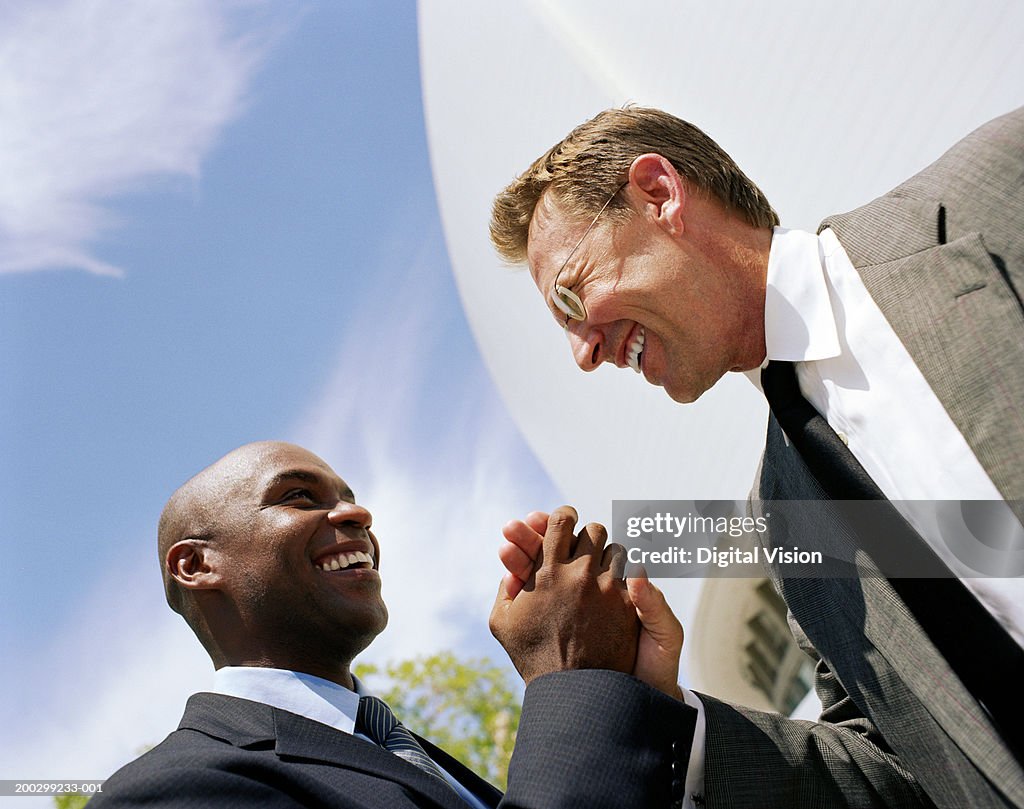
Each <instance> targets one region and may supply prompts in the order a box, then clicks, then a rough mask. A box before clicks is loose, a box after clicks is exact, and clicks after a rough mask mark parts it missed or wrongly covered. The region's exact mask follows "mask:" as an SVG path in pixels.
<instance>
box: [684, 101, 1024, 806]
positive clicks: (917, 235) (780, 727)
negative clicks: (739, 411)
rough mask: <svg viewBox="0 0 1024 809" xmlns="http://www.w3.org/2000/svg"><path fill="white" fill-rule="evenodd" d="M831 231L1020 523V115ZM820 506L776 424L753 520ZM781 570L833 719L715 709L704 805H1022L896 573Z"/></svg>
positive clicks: (1023, 133)
mask: <svg viewBox="0 0 1024 809" xmlns="http://www.w3.org/2000/svg"><path fill="white" fill-rule="evenodd" d="M823 227H831V228H832V229H833V230H834V231H835V233H836V235H837V236H838V237H839V241H840V242H841V243H842V245H843V247H844V248H845V249H846V252H847V254H848V255H849V256H850V259H851V260H852V262H853V264H854V266H855V267H856V268H857V270H858V272H859V273H860V274H861V277H862V279H863V280H864V283H865V285H866V286H867V288H868V291H869V292H870V293H871V295H872V297H873V299H874V300H875V302H876V303H877V304H878V306H879V308H880V309H881V310H882V313H883V314H884V315H885V316H886V318H887V320H888V321H889V323H890V324H891V325H892V327H893V329H894V330H895V332H896V334H897V335H898V336H899V338H900V340H901V341H902V342H903V344H904V345H905V346H906V348H907V349H908V351H909V352H910V354H911V356H912V357H913V358H914V361H915V362H916V363H917V365H918V367H919V368H920V369H921V371H922V373H923V374H924V376H925V378H926V379H927V380H928V382H929V384H930V385H931V387H932V389H933V390H934V391H935V393H936V395H937V396H938V398H939V400H940V401H941V402H942V403H943V405H944V406H945V408H946V410H947V412H948V413H949V414H950V416H951V417H952V419H953V421H954V423H955V424H956V426H957V428H958V429H959V430H960V432H961V433H962V434H963V435H964V437H965V438H966V439H967V442H968V443H969V445H970V446H971V448H972V450H973V451H974V453H975V455H976V456H977V457H978V459H979V460H980V462H981V464H982V466H983V467H984V468H985V470H986V472H987V473H988V475H989V477H990V478H991V479H992V481H993V482H994V483H995V485H996V486H997V487H998V489H999V490H1000V492H1001V493H1002V494H1003V496H1004V497H1005V498H1006V499H1007V500H1008V501H1011V506H1012V507H1013V508H1014V509H1015V511H1016V513H1017V515H1018V517H1020V516H1021V515H1022V510H1021V507H1022V505H1024V306H1022V304H1021V294H1022V292H1024V237H1022V232H1024V110H1018V111H1016V112H1013V113H1010V114H1009V115H1006V116H1003V117H1002V118H999V119H996V120H995V121H992V122H990V123H989V124H986V125H985V126H984V127H982V128H981V129H979V130H977V131H976V132H975V133H973V134H972V135H970V136H968V137H967V138H966V139H964V140H963V141H961V142H960V143H958V144H957V145H956V146H954V147H953V148H952V149H951V150H950V151H949V152H947V153H946V154H945V155H944V156H943V157H942V158H940V159H939V160H938V161H937V162H936V163H934V164H933V165H932V166H930V167H928V168H927V169H925V170H924V171H923V172H921V173H920V174H918V175H916V176H915V177H913V178H911V179H910V180H908V181H907V182H905V183H903V184H902V185H901V186H899V187H898V188H896V189H895V190H894V191H892V192H890V193H889V194H887V195H885V196H884V197H882V198H880V199H878V200H875V201H874V202H872V203H870V204H869V205H867V206H865V207H863V208H860V209H858V210H856V211H853V212H851V213H849V214H845V215H843V216H837V217H833V218H831V219H829V220H827V221H826V222H825V223H824V224H823ZM908 428H909V429H913V425H908ZM913 462H914V460H913V459H912V458H908V459H907V463H908V464H913ZM822 497H823V492H822V490H821V489H820V487H818V485H817V482H816V481H815V480H814V478H813V476H812V475H811V473H810V472H809V471H808V470H807V468H806V467H805V466H804V464H803V462H802V460H801V459H800V457H799V453H797V452H796V450H795V449H794V448H793V447H792V446H790V445H788V444H787V442H786V441H784V440H783V436H782V434H781V431H780V430H779V427H778V424H777V423H776V422H775V420H774V419H771V420H770V422H769V430H768V439H767V444H766V448H765V455H764V458H763V460H762V465H761V469H760V471H759V476H758V482H757V484H756V487H755V493H754V496H753V498H752V509H753V510H754V512H755V514H760V513H762V511H763V510H766V509H767V508H768V506H767V504H766V501H769V500H772V499H778V500H786V499H796V500H801V499H802V500H808V499H819V498H822ZM789 529H790V532H791V533H790V542H791V543H792V540H793V537H794V533H793V532H795V536H799V535H800V531H801V530H806V531H808V532H815V533H817V534H821V533H822V532H823V531H825V532H832V531H838V530H839V529H838V528H837V526H822V525H821V524H820V523H818V524H814V525H806V526H789ZM812 535H813V534H812ZM765 542H766V543H767V544H770V543H771V538H770V537H766V538H765ZM797 544H801V545H803V544H804V543H799V542H798V543H797ZM772 574H773V578H774V581H775V584H776V586H777V588H778V589H779V592H780V593H781V594H782V596H783V598H785V600H786V602H787V605H788V607H789V611H790V624H791V626H792V628H793V630H794V634H795V635H796V637H797V640H798V641H799V642H800V643H801V645H802V646H803V647H804V648H805V650H806V651H808V652H809V653H810V654H811V655H812V656H813V657H814V658H815V659H816V660H817V661H818V664H817V678H816V684H815V687H816V689H817V691H818V695H819V696H820V697H821V700H822V705H823V711H824V712H823V714H822V717H821V722H820V723H810V722H795V721H791V720H788V719H785V718H782V717H778V716H774V715H770V714H764V713H759V712H756V711H750V710H747V709H743V708H738V707H734V706H730V705H726V704H724V703H721V702H718V701H716V700H714V699H711V698H704V700H705V705H706V708H707V713H706V716H707V739H708V744H707V756H706V765H705V777H706V791H707V805H708V806H757V807H770V806H778V807H791V806H796V805H807V806H826V805H827V806H843V805H851V806H887V807H888V806H914V805H930V803H934V804H935V805H938V806H948V807H972V808H973V807H1004V806H1024V771H1022V769H1021V763H1020V762H1019V761H1017V760H1015V759H1014V757H1013V755H1012V754H1011V753H1010V751H1009V750H1008V749H1007V748H1006V746H1005V744H1004V743H1003V742H1002V740H1001V739H1000V737H999V735H998V734H997V733H996V731H995V729H994V728H993V726H992V724H991V722H990V721H989V719H988V717H987V716H986V714H985V712H984V711H983V710H982V709H981V707H980V706H979V705H978V703H977V701H976V700H975V699H974V698H973V697H972V695H971V694H970V693H969V692H968V691H967V689H966V688H965V687H964V686H963V684H962V683H961V682H960V681H959V679H957V677H956V675H955V674H954V673H953V671H952V670H951V669H950V666H949V665H948V664H947V662H946V660H945V659H944V658H943V657H942V655H941V654H940V653H939V652H938V651H937V650H936V649H935V647H934V646H933V645H932V643H931V641H930V640H929V639H928V637H927V636H926V635H925V633H924V632H923V631H922V629H921V627H920V626H919V625H918V624H917V622H916V621H915V619H914V618H913V616H912V615H911V614H909V612H908V611H907V609H906V607H905V605H904V604H903V602H902V601H901V600H900V598H899V597H898V596H897V595H896V594H895V593H894V592H893V590H892V588H891V586H890V585H889V583H888V581H887V580H886V579H884V578H863V579H859V580H858V579H833V580H822V579H786V578H783V577H782V576H781V575H780V574H779V572H778V571H773V572H772ZM979 653H984V650H979Z"/></svg>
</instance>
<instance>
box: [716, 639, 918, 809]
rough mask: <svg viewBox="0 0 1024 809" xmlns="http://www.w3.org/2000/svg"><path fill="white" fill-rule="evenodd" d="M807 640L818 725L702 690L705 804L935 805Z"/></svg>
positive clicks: (768, 807)
mask: <svg viewBox="0 0 1024 809" xmlns="http://www.w3.org/2000/svg"><path fill="white" fill-rule="evenodd" d="M800 634H801V635H802V633H800ZM798 639H801V638H799V637H798ZM802 641H803V642H802V643H801V645H802V646H804V648H805V651H808V652H809V653H811V654H812V655H813V656H814V657H815V658H816V660H817V664H816V666H815V678H814V687H815V691H816V692H817V694H818V697H819V698H820V699H821V704H822V713H821V716H820V718H819V720H818V721H817V722H812V721H808V720H798V719H789V718H788V717H785V716H782V715H780V714H776V713H771V712H766V711H756V710H753V709H751V708H744V707H740V706H736V705H730V704H728V703H725V702H722V701H720V700H717V699H715V698H714V697H709V696H706V695H704V694H701V695H700V699H701V701H702V702H703V704H704V715H705V720H706V723H707V724H706V734H707V735H706V742H705V748H704V756H705V758H704V789H705V793H704V799H705V805H706V806H708V807H726V806H758V807H763V809H772V808H773V807H778V808H779V809H789V808H790V807H793V806H830V807H847V806H848V807H932V806H933V804H932V802H931V801H930V800H929V799H928V797H927V796H926V795H925V793H924V791H923V790H922V789H921V788H920V786H919V785H918V783H917V781H916V780H915V779H914V776H913V775H911V773H910V772H909V771H908V770H907V769H906V768H905V767H903V766H902V765H901V763H900V760H899V758H898V757H897V756H896V755H895V754H894V753H893V752H892V751H891V750H890V749H889V747H888V746H887V745H886V743H885V740H884V739H883V738H882V736H881V734H880V733H879V732H878V730H877V728H876V727H875V726H874V724H872V722H871V721H870V720H869V719H867V718H866V717H865V716H864V715H863V713H862V711H861V710H860V709H859V708H858V707H857V706H856V704H855V703H854V702H853V700H852V699H850V697H849V695H848V694H847V693H846V691H845V690H844V689H843V686H842V684H841V683H840V682H839V680H838V679H837V678H836V676H835V675H834V674H833V673H832V672H831V671H830V670H829V668H828V666H827V665H826V664H825V662H824V661H823V660H821V659H820V658H818V657H817V654H816V653H815V652H814V651H813V649H810V648H809V645H808V644H807V641H806V638H802Z"/></svg>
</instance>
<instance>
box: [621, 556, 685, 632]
mask: <svg viewBox="0 0 1024 809" xmlns="http://www.w3.org/2000/svg"><path fill="white" fill-rule="evenodd" d="M641 573H642V575H640V576H635V577H633V578H629V579H626V590H627V591H628V592H629V598H630V600H631V601H632V602H633V606H634V607H635V608H636V614H637V617H638V618H639V619H640V623H641V625H642V626H643V628H644V631H645V632H646V633H647V634H648V635H649V636H650V637H651V639H652V640H653V641H655V643H657V644H658V646H660V647H662V648H664V649H667V650H677V651H682V648H683V625H682V624H681V623H679V619H678V618H676V616H675V613H673V612H672V609H671V608H670V607H669V605H668V601H667V600H666V599H665V594H664V593H663V592H661V590H659V589H658V588H657V587H655V586H654V585H653V584H651V580H650V579H648V578H647V573H646V571H641Z"/></svg>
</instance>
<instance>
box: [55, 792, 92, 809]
mask: <svg viewBox="0 0 1024 809" xmlns="http://www.w3.org/2000/svg"><path fill="white" fill-rule="evenodd" d="M88 802H89V796H88V795H54V796H53V803H54V805H56V807H57V809H82V807H83V806H85V805H86V804H87V803H88Z"/></svg>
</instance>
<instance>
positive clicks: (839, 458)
mask: <svg viewBox="0 0 1024 809" xmlns="http://www.w3.org/2000/svg"><path fill="white" fill-rule="evenodd" d="M761 385H762V387H763V388H764V394H765V398H766V399H768V405H769V407H771V410H772V414H773V415H774V416H775V419H776V421H778V423H779V426H780V427H782V429H783V430H784V431H785V433H786V436H787V437H788V438H789V440H790V442H791V443H792V444H793V446H794V447H795V448H796V450H797V452H799V453H800V457H801V459H802V460H803V462H804V464H805V465H806V466H807V468H808V469H809V470H810V472H811V474H813V475H814V477H815V478H816V479H817V480H818V483H820V484H821V487H822V488H823V489H824V490H825V493H826V494H827V495H828V496H829V497H830V498H832V499H834V500H878V501H883V502H884V504H885V505H883V506H881V507H880V509H879V510H878V511H877V512H872V527H871V530H864V531H859V532H858V533H857V539H858V544H859V546H860V547H861V549H862V550H864V551H866V552H867V553H868V554H869V555H870V556H871V557H872V559H873V560H874V562H875V565H876V566H877V567H878V569H879V570H880V571H881V572H882V573H884V574H885V575H886V576H887V577H888V580H889V583H890V585H891V586H892V588H893V590H895V591H896V593H897V594H898V595H899V596H900V598H901V599H903V602H904V603H905V604H906V605H907V607H908V608H909V609H910V611H911V613H913V615H914V618H915V619H916V620H917V622H918V623H919V624H920V625H921V628H922V629H924V631H925V633H926V634H927V635H928V637H929V638H930V639H931V641H932V643H933V644H935V647H936V648H937V649H938V650H939V652H940V653H941V654H942V655H943V657H945V658H946V661H947V662H948V663H949V665H950V667H951V668H952V669H953V670H954V671H955V672H956V673H957V676H958V677H959V678H960V680H961V681H962V682H963V683H964V685H965V686H967V688H968V689H969V690H970V691H971V693H972V694H974V696H975V698H976V699H977V700H978V701H979V702H980V703H981V704H982V706H983V707H984V708H985V710H986V711H987V712H988V714H989V716H990V717H991V718H992V720H993V723H994V724H995V725H996V727H997V728H998V729H999V732H1000V734H1001V735H1002V737H1003V739H1004V741H1005V742H1006V743H1007V746H1008V747H1009V748H1010V749H1011V750H1012V751H1013V752H1014V755H1016V757H1017V759H1018V760H1021V753H1022V751H1024V732H1022V729H1021V723H1020V722H1019V721H1018V719H1017V716H1018V714H1017V711H1018V709H1019V697H1018V692H1019V689H1020V684H1021V683H1022V682H1024V649H1022V648H1021V647H1020V645H1019V644H1018V643H1017V642H1016V641H1015V640H1014V639H1013V638H1011V637H1010V635H1009V633H1007V631H1006V630H1005V629H1004V628H1003V627H1002V625H1000V624H999V622H998V621H996V619H995V618H993V617H992V614H991V613H990V612H989V611H988V610H986V609H985V608H984V607H983V606H982V605H981V604H980V603H979V602H978V599H977V598H975V597H974V595H973V594H972V593H971V592H970V591H969V590H968V589H967V588H966V587H965V586H964V583H963V582H962V581H960V579H958V578H956V577H955V576H952V574H951V573H950V572H949V568H947V567H946V565H945V564H944V563H943V562H942V560H941V559H939V558H938V556H936V554H935V551H934V550H932V548H931V547H930V546H929V545H928V544H927V542H925V540H924V539H922V538H921V536H920V535H919V534H918V533H917V532H916V531H915V530H914V529H913V528H912V527H911V526H910V524H909V523H908V522H907V521H906V520H905V519H903V516H902V515H901V514H900V513H899V512H898V511H897V510H896V508H895V507H894V506H893V505H892V504H891V503H889V502H888V499H887V498H886V497H885V495H884V494H883V493H882V491H881V489H879V488H878V485H877V484H876V483H875V482H874V480H872V478H871V476H870V475H868V473H867V472H866V471H865V470H864V467H862V466H861V465H860V462H859V461H858V460H857V459H856V458H855V457H854V455H853V453H852V452H850V450H849V449H848V448H847V447H846V445H845V444H844V443H843V442H842V441H841V440H840V438H839V436H838V435H836V433H835V431H834V430H833V429H832V428H831V427H830V426H829V425H828V422H826V421H825V419H824V418H822V416H821V415H820V414H819V413H818V411H816V410H815V409H814V407H812V406H811V404H810V403H809V402H808V401H807V400H806V399H805V398H804V397H803V394H802V393H801V392H800V386H799V384H798V382H797V378H796V369H795V368H794V366H793V364H792V363H790V362H776V361H772V362H770V363H769V364H768V367H767V368H765V369H764V370H763V371H762V372H761ZM880 528H881V530H879V529H880ZM897 557H898V559H899V562H900V567H897V566H896V564H895V562H896V560H897ZM908 565H909V567H908ZM899 569H902V570H908V569H912V570H914V571H915V572H917V573H918V575H919V576H933V577H934V578H913V579H907V578H899V577H897V576H896V575H893V574H894V573H895V571H897V570H899Z"/></svg>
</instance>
